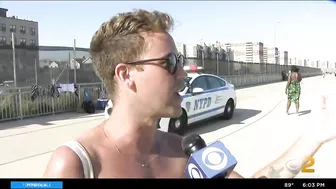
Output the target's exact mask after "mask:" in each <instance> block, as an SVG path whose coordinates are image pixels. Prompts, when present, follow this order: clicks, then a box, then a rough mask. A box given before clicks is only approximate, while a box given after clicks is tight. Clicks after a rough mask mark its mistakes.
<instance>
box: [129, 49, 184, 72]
mask: <svg viewBox="0 0 336 189" xmlns="http://www.w3.org/2000/svg"><path fill="white" fill-rule="evenodd" d="M151 61H165V62H166V64H165V65H166V66H165V67H164V68H165V69H166V70H167V71H168V72H169V73H171V74H173V75H174V74H175V73H176V71H177V66H178V64H180V65H181V66H182V68H183V66H184V56H183V55H182V54H178V55H176V54H174V53H169V54H168V55H167V56H165V57H162V58H154V59H147V60H139V61H132V62H127V63H126V64H146V63H147V62H151Z"/></svg>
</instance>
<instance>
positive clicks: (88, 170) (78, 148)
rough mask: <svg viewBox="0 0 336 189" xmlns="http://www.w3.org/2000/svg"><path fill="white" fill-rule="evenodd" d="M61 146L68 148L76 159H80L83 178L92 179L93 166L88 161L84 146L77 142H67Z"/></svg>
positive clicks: (88, 157)
mask: <svg viewBox="0 0 336 189" xmlns="http://www.w3.org/2000/svg"><path fill="white" fill-rule="evenodd" d="M62 146H67V147H69V148H70V149H71V150H72V151H74V152H75V153H76V154H77V155H78V157H79V158H80V160H81V162H82V165H83V170H84V175H85V178H91V179H93V178H94V172H93V166H92V163H91V160H90V156H89V154H88V153H87V151H86V150H85V148H84V146H83V145H82V144H80V143H79V142H77V141H68V142H66V143H64V144H63V145H62Z"/></svg>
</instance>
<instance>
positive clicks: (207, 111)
mask: <svg viewBox="0 0 336 189" xmlns="http://www.w3.org/2000/svg"><path fill="white" fill-rule="evenodd" d="M223 108H225V106H219V107H216V108H213V109H210V110H206V111H204V112H200V113H197V114H194V115H190V116H188V119H191V118H194V117H198V116H201V115H204V114H208V113H211V112H214V111H217V110H219V109H223Z"/></svg>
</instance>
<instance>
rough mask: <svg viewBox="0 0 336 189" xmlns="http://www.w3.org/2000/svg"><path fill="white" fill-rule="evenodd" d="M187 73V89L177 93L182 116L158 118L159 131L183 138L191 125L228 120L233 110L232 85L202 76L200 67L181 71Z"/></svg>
mask: <svg viewBox="0 0 336 189" xmlns="http://www.w3.org/2000/svg"><path fill="white" fill-rule="evenodd" d="M184 69H185V70H186V72H187V73H188V77H187V79H186V83H187V85H186V87H185V88H184V89H183V90H182V91H181V92H180V95H181V96H182V97H183V101H182V103H181V106H182V110H183V113H182V115H181V116H180V117H179V118H161V120H160V128H159V129H160V130H162V131H166V132H173V133H177V134H182V133H183V130H184V129H185V128H186V127H187V126H188V125H189V124H191V123H195V122H198V121H201V120H204V119H208V118H211V117H215V116H221V117H223V118H224V119H231V118H232V116H233V112H234V110H235V108H236V103H237V96H236V91H235V87H234V85H232V84H230V83H228V82H227V81H225V80H224V79H223V78H221V77H218V76H216V75H212V74H203V73H201V72H202V71H203V69H202V67H193V68H190V67H184Z"/></svg>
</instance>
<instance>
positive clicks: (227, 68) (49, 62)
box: [0, 46, 320, 87]
mask: <svg viewBox="0 0 336 189" xmlns="http://www.w3.org/2000/svg"><path fill="white" fill-rule="evenodd" d="M15 55H16V56H15V65H16V79H17V87H26V86H32V85H47V84H52V83H53V82H55V83H95V82H100V79H99V78H98V77H97V76H96V74H95V72H94V70H93V66H92V60H91V58H90V55H89V49H87V48H76V50H74V49H73V48H72V47H45V46H40V47H39V48H16V49H15ZM74 55H75V56H76V58H75V59H74ZM204 57H207V58H204ZM186 64H187V65H192V64H194V65H198V66H202V67H204V70H205V72H206V73H210V74H216V75H219V76H230V75H251V74H281V73H282V72H287V71H288V70H289V69H290V65H276V64H264V63H261V64H260V63H246V62H237V61H230V60H227V59H226V58H225V57H223V56H221V55H220V54H215V55H212V56H204V55H201V56H199V58H187V59H186ZM75 65H76V66H75ZM75 67H76V69H74V68H75ZM299 68H300V71H301V72H303V73H304V72H314V73H315V72H320V68H312V67H303V66H299ZM13 80H14V71H13V50H12V49H11V48H10V47H9V48H1V47H0V83H3V82H5V81H7V84H8V85H10V83H11V82H8V81H13Z"/></svg>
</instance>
